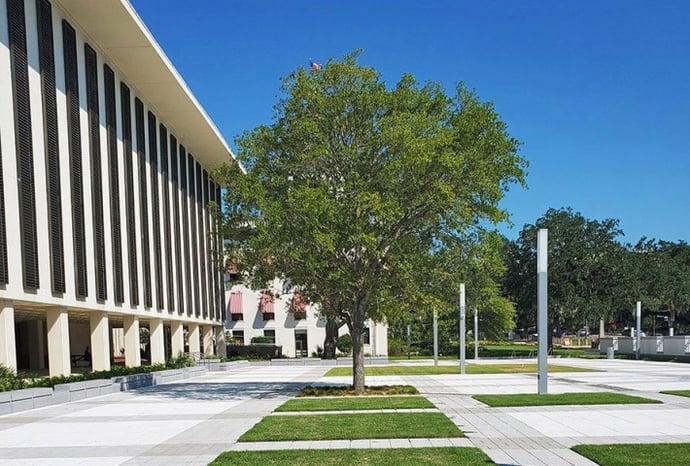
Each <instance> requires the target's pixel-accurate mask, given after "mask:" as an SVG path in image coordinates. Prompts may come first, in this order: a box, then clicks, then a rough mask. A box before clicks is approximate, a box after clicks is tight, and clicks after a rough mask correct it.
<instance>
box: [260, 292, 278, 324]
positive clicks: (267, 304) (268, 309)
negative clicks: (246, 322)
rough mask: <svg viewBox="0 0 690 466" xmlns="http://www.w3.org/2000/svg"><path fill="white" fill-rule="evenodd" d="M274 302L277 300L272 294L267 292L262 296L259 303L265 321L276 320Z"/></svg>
mask: <svg viewBox="0 0 690 466" xmlns="http://www.w3.org/2000/svg"><path fill="white" fill-rule="evenodd" d="M274 302H275V298H274V297H273V296H272V295H271V294H269V293H267V292H263V293H262V294H261V300H260V301H259V310H260V311H261V314H262V315H263V318H264V320H273V319H275V317H276V315H275V311H274V310H273V309H274V308H273V304H274Z"/></svg>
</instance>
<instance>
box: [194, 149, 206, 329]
mask: <svg viewBox="0 0 690 466" xmlns="http://www.w3.org/2000/svg"><path fill="white" fill-rule="evenodd" d="M201 172H202V169H201V164H200V163H199V162H197V163H196V216H197V218H196V221H197V229H198V231H199V233H198V236H199V246H198V247H199V273H200V274H201V289H200V290H199V292H200V294H201V310H202V315H203V316H204V317H208V293H207V290H208V287H207V278H206V257H207V255H206V235H205V233H204V224H205V223H206V222H205V218H204V217H205V214H204V211H205V209H204V194H203V193H204V192H205V191H206V188H205V186H204V184H203V175H202V173H201Z"/></svg>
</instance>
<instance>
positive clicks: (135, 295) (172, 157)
mask: <svg viewBox="0 0 690 466" xmlns="http://www.w3.org/2000/svg"><path fill="white" fill-rule="evenodd" d="M5 1H6V3H7V24H8V33H9V50H10V62H11V82H12V88H13V89H12V90H13V93H12V95H13V110H14V122H15V125H14V133H15V134H14V136H15V146H16V158H17V175H16V178H17V180H18V187H19V190H18V191H19V192H18V202H19V205H18V207H19V231H20V245H19V246H20V248H21V258H22V264H21V265H22V267H21V268H22V271H21V273H22V283H23V285H24V288H25V289H28V290H32V289H38V288H40V287H41V277H39V255H38V232H37V219H36V202H37V200H36V195H35V193H36V191H37V188H36V183H39V182H42V180H37V179H36V178H35V174H34V162H35V159H34V157H35V156H37V154H35V153H34V148H33V142H32V141H33V139H32V131H36V128H32V120H31V111H32V110H31V105H30V87H29V75H28V69H29V66H28V55H27V37H33V34H27V24H33V22H32V21H27V19H28V18H26V11H25V3H24V0H5ZM52 15H53V13H52V7H51V4H50V2H49V1H48V0H36V18H35V20H36V21H35V24H36V28H37V31H36V32H37V34H36V38H37V39H36V40H37V44H29V45H37V47H38V52H39V53H38V58H39V70H38V71H39V73H40V77H41V102H42V109H41V110H42V125H43V128H42V130H43V134H44V146H45V154H43V156H44V157H45V168H46V179H45V189H44V190H41V191H45V192H46V193H47V212H48V219H47V220H48V230H49V231H48V234H47V236H48V246H49V251H50V257H49V260H50V287H51V291H52V292H53V293H55V294H64V293H65V292H66V288H67V287H66V277H65V253H64V245H65V244H66V241H68V239H67V238H65V237H64V230H63V223H64V222H65V219H64V218H63V217H64V216H65V215H67V216H68V218H70V217H71V218H70V220H71V231H72V244H71V246H72V250H73V253H74V267H73V268H74V284H75V286H74V289H75V295H76V297H77V298H85V297H87V296H89V295H90V293H93V294H94V295H95V297H96V299H97V300H98V301H104V300H106V299H108V297H109V293H112V298H113V300H114V302H115V303H117V304H121V303H125V301H126V297H125V287H124V278H125V273H124V270H125V267H127V272H128V273H127V277H128V284H129V296H128V297H127V298H128V301H129V304H130V305H131V306H138V305H139V303H140V296H139V291H140V285H141V288H142V289H143V304H144V306H145V307H147V308H153V307H156V308H158V309H167V310H169V311H170V312H175V311H177V312H179V313H181V314H182V313H187V314H188V315H195V316H198V317H200V316H203V317H211V318H214V319H222V318H223V312H222V309H223V296H224V294H223V292H222V286H223V285H222V283H221V279H220V275H219V273H218V272H216V271H218V270H219V268H218V267H217V265H216V264H217V259H216V258H218V257H220V248H221V242H220V241H219V237H218V235H217V234H216V232H215V229H216V225H215V222H213V221H212V219H211V216H210V214H209V211H208V209H207V208H206V206H207V204H208V203H209V202H210V201H213V202H217V203H219V201H220V186H218V185H217V184H216V183H215V182H214V181H213V180H212V179H210V177H209V174H208V172H207V171H206V170H204V169H203V167H202V166H201V164H200V163H199V162H198V161H197V160H196V159H195V157H194V156H193V155H192V154H191V153H188V152H187V151H186V149H185V147H184V146H183V145H182V144H180V143H179V142H178V140H177V138H176V137H175V135H174V134H172V132H169V131H168V129H167V128H166V126H164V125H163V124H162V123H161V122H159V121H158V119H157V117H156V115H155V114H154V113H153V112H151V111H147V110H146V108H145V105H144V102H143V101H142V100H141V99H139V98H138V97H136V96H134V95H133V94H132V93H131V92H130V88H129V86H128V85H127V84H126V83H125V82H123V81H119V86H118V85H117V84H118V79H117V78H116V74H115V71H114V70H113V69H112V68H111V67H110V66H108V64H103V66H102V67H99V66H98V54H97V52H96V50H95V49H94V48H93V47H91V46H90V45H89V44H88V43H83V51H84V54H83V61H82V60H80V58H79V57H80V55H79V54H78V44H79V41H78V38H77V33H76V31H75V29H74V28H73V27H72V26H71V25H70V24H69V22H68V21H66V20H62V23H61V30H60V31H53V20H52ZM56 40H60V41H61V44H60V45H61V47H60V48H61V49H62V54H61V55H62V56H60V57H58V55H59V54H56V53H55V41H56ZM56 58H57V59H58V60H61V61H62V63H61V64H62V65H63V66H62V68H63V69H64V94H65V98H66V101H65V109H66V120H65V121H59V119H58V102H57V94H56V90H57V87H56V63H55V61H56ZM58 68H59V67H58ZM80 76H82V77H83V81H80V79H79V78H80ZM80 82H83V83H84V84H85V89H84V90H85V95H86V100H85V101H84V102H80V98H79V96H80V89H79V86H80ZM99 84H101V85H102V86H103V90H104V92H103V97H102V98H100V97H99ZM118 90H119V99H118V98H117V97H118ZM132 99H133V101H134V105H132ZM101 108H102V109H103V115H104V120H103V121H101ZM82 109H85V110H86V112H87V115H88V119H87V124H86V125H85V126H81V124H80V112H81V111H82ZM118 111H119V112H118ZM118 113H119V118H118ZM102 127H104V128H105V130H106V131H105V138H106V141H104V144H103V145H101V132H100V130H101V128H102ZM118 129H119V130H120V134H121V142H122V153H119V152H118ZM82 130H86V132H87V134H86V135H85V136H84V137H85V141H87V142H88V145H87V147H88V149H83V148H82V137H83V136H82ZM61 137H62V138H66V142H67V144H66V147H67V153H64V154H61V153H60V138H61ZM1 138H2V135H1V134H0V140H1ZM85 150H87V151H88V154H84V153H83V152H84V151H85ZM102 152H104V153H102ZM2 155H3V154H1V153H0V156H2ZM6 155H9V154H6ZM83 160H88V162H89V167H90V170H89V172H88V173H85V172H84V167H83V165H82V161H83ZM135 162H136V163H135ZM62 164H65V166H66V167H69V170H67V171H65V172H63V173H68V174H69V179H68V181H67V182H68V184H69V193H67V192H65V193H64V194H69V197H70V200H71V207H70V209H71V212H69V213H66V212H63V203H62V194H63V184H64V183H65V181H64V180H62V179H61V170H60V167H61V165H62ZM102 164H103V166H102ZM147 166H148V169H147ZM104 174H107V176H104ZM8 176H13V175H12V174H8ZM121 177H123V178H124V180H123V182H124V196H123V197H124V199H121V195H120V180H121ZM85 181H87V183H88V184H87V185H89V186H90V188H91V189H90V193H89V195H90V196H89V197H90V201H91V202H90V204H91V211H90V212H86V211H85V203H84V198H85V193H84V190H85V189H84V185H85ZM135 182H136V186H135ZM4 183H5V181H4V173H3V171H2V159H1V158H0V283H4V284H7V283H9V274H10V272H12V273H14V272H13V270H15V269H13V270H12V271H11V270H10V269H9V267H8V259H7V253H8V250H7V248H8V244H7V231H6V218H5V217H6V215H5V213H6V211H5V198H4ZM135 189H137V190H138V193H135ZM104 190H107V191H104ZM106 193H107V196H108V197H107V198H106ZM137 194H138V195H137ZM106 202H108V203H109V212H110V215H109V228H107V227H106V222H105V215H106V211H107V210H106V209H105V204H106ZM149 202H150V206H149ZM123 206H124V209H123ZM149 210H150V211H149ZM121 212H122V214H121ZM137 212H138V214H139V216H138V218H136V213H137ZM121 216H122V218H121ZM87 220H88V221H87ZM123 223H124V231H123ZM137 225H138V227H139V228H137ZM149 227H151V232H149ZM89 230H90V231H91V232H92V235H91V238H92V242H93V243H92V245H91V246H92V248H93V263H94V269H95V270H94V271H93V272H92V276H93V278H94V281H93V283H94V284H95V290H93V291H91V290H89V289H88V288H89V286H88V277H89V275H88V270H87V234H86V233H87V231H89ZM106 230H108V231H106ZM108 240H110V241H108ZM125 242H126V245H127V254H126V256H125V254H124V251H123V243H125ZM107 245H109V246H110V251H109V253H110V255H111V256H112V268H111V269H109V268H108V267H107V265H106V255H107V252H106V246H107ZM138 246H139V247H138ZM163 251H165V253H163ZM183 257H184V261H183ZM125 263H126V265H125ZM140 265H141V268H139V266H140ZM140 270H141V271H143V276H141V277H140V276H139V275H140V274H139V271H140ZM110 273H112V279H113V282H112V283H113V289H112V290H109V289H108V274H110ZM140 282H141V283H140ZM164 282H165V283H167V284H168V286H167V293H164V289H165V288H164ZM173 283H174V284H175V286H173ZM44 286H45V285H44ZM154 290H157V291H158V292H157V293H155V296H156V302H155V303H154V302H153V296H154ZM175 290H177V293H175Z"/></svg>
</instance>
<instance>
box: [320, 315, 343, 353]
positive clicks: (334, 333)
mask: <svg viewBox="0 0 690 466" xmlns="http://www.w3.org/2000/svg"><path fill="white" fill-rule="evenodd" d="M338 328H339V325H338V321H337V320H336V319H335V318H333V317H329V318H327V319H326V339H325V340H324V342H323V356H322V358H323V359H335V349H336V347H335V344H336V342H337V341H338Z"/></svg>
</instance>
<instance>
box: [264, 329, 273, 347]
mask: <svg viewBox="0 0 690 466" xmlns="http://www.w3.org/2000/svg"><path fill="white" fill-rule="evenodd" d="M264 337H266V338H268V339H270V340H271V343H273V344H275V342H276V331H275V330H264Z"/></svg>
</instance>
